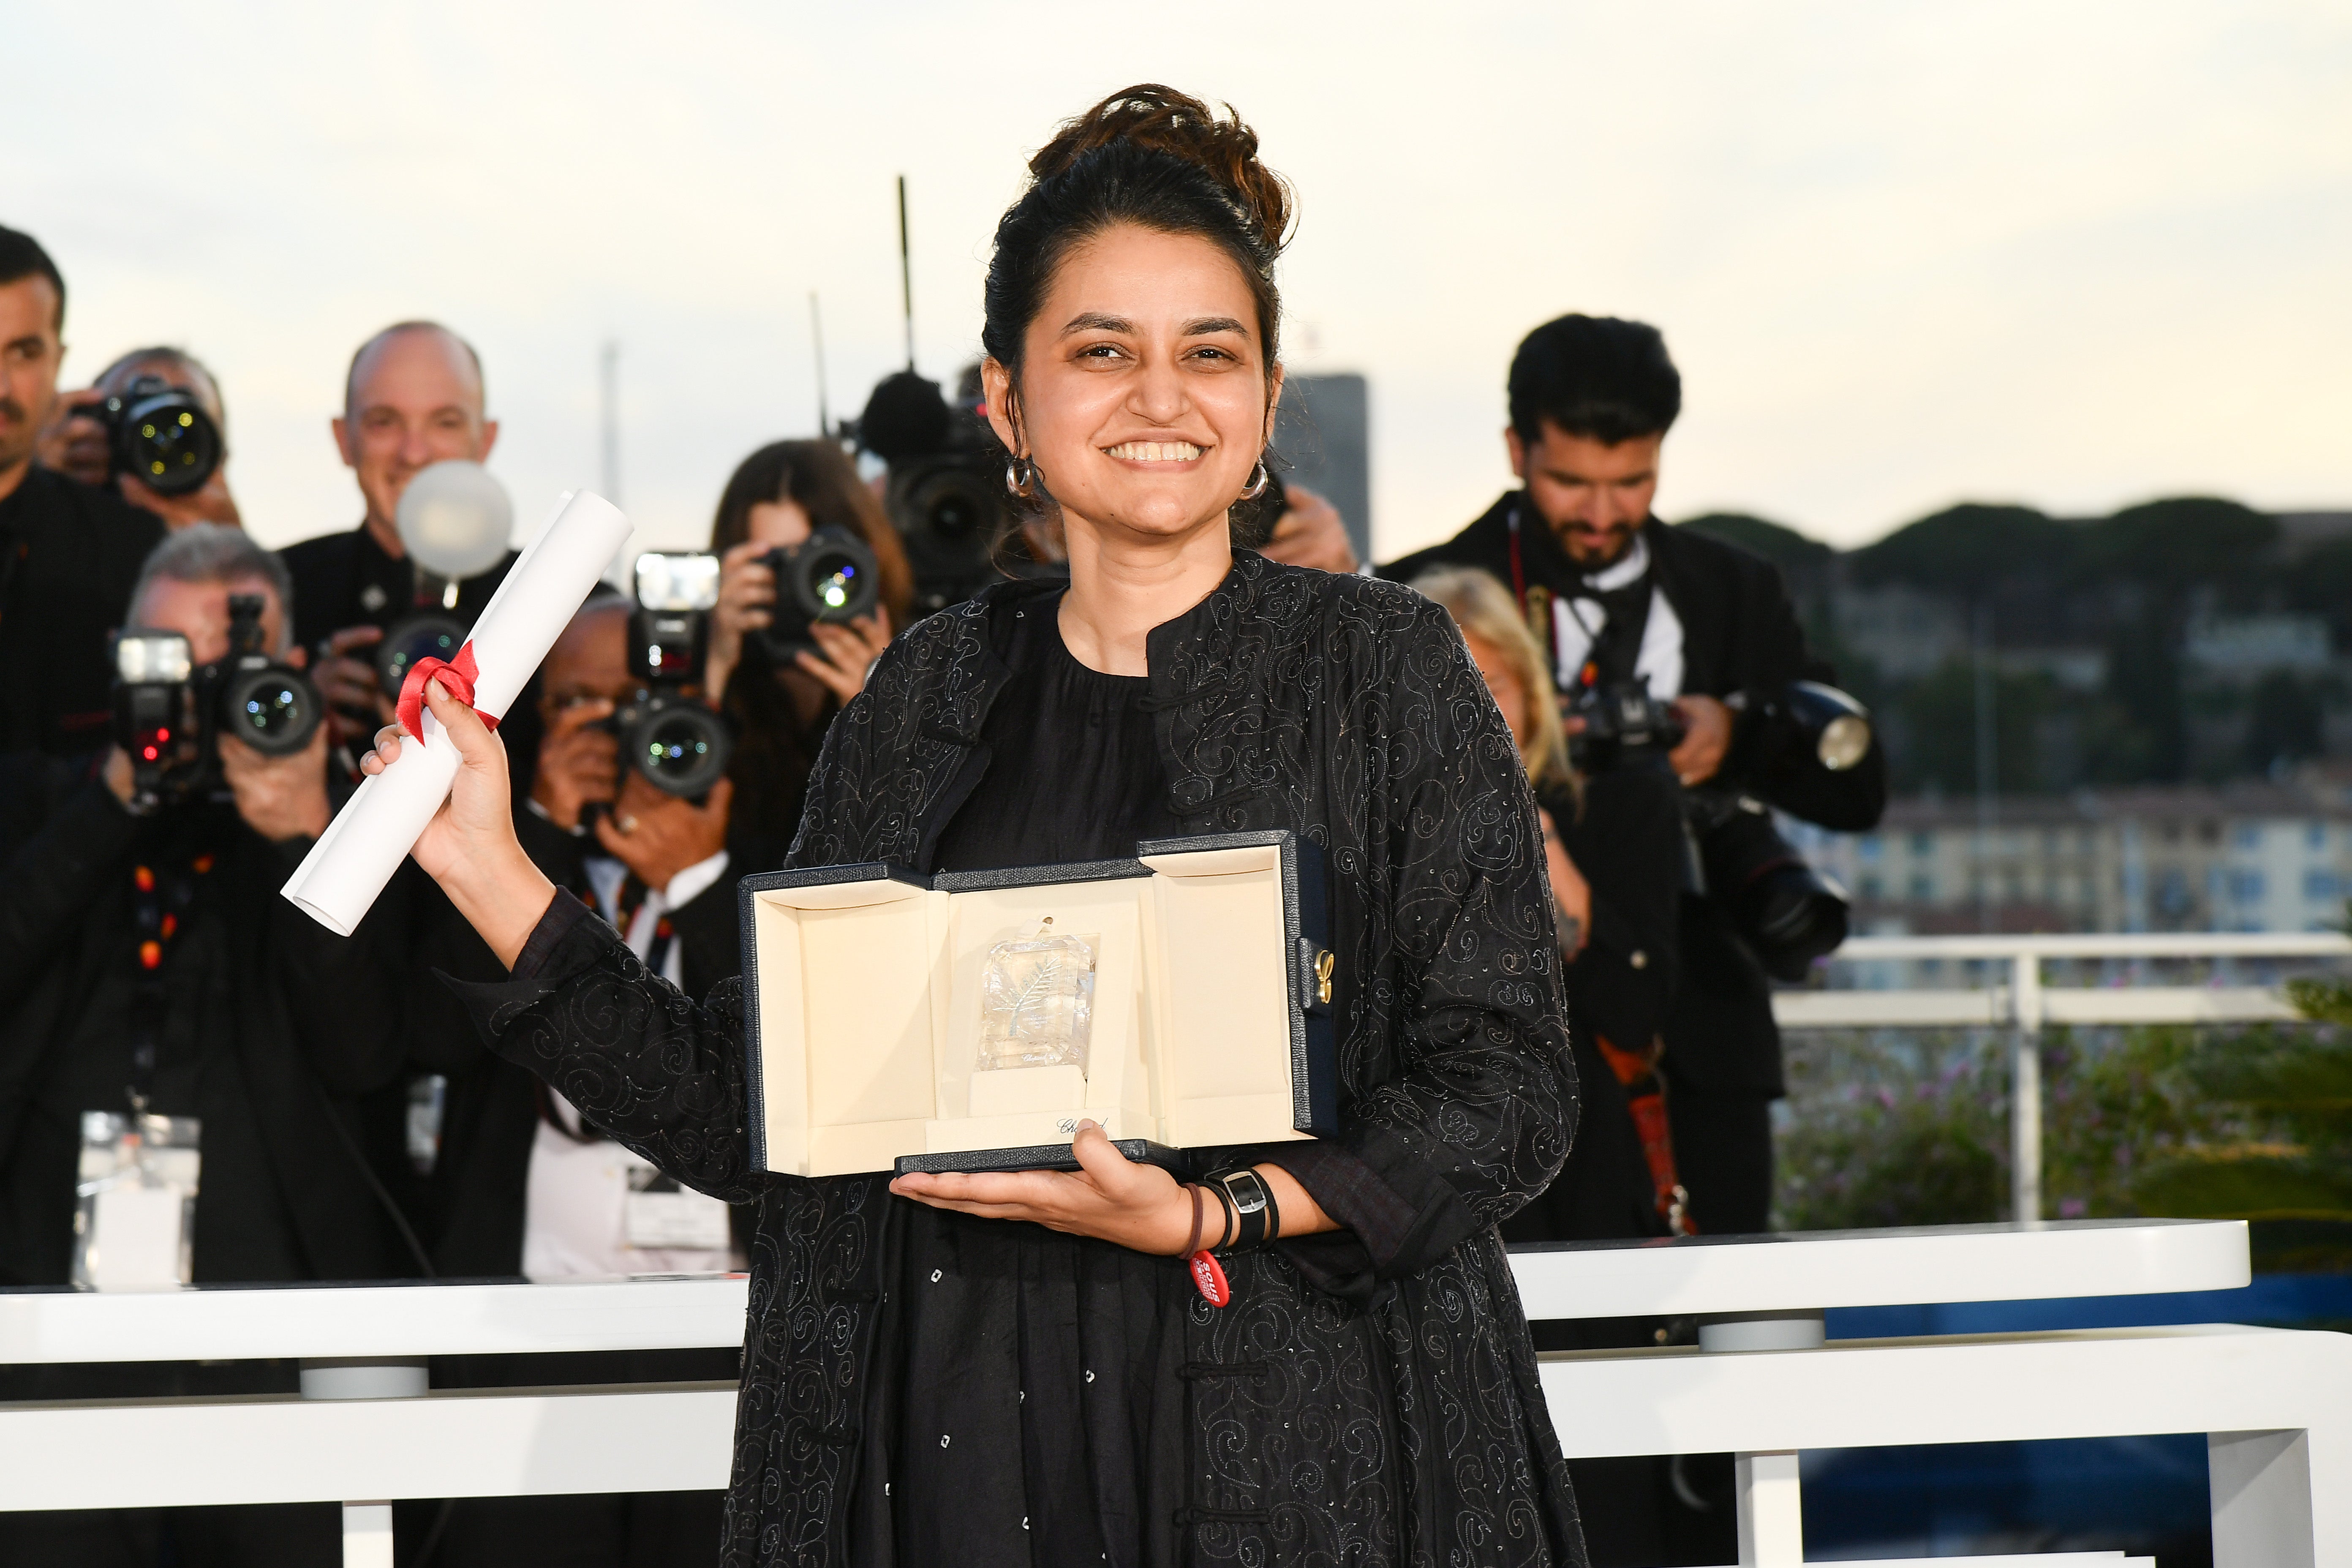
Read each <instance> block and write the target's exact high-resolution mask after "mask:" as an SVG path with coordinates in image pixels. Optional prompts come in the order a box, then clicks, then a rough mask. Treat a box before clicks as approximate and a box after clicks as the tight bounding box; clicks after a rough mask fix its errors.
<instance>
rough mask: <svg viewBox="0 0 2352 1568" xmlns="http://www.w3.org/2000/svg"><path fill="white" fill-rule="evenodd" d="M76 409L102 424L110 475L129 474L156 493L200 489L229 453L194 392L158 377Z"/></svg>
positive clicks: (148, 377)
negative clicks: (104, 431)
mask: <svg viewBox="0 0 2352 1568" xmlns="http://www.w3.org/2000/svg"><path fill="white" fill-rule="evenodd" d="M78 413H79V416H81V417H83V418H86V419H95V420H97V421H98V422H99V423H100V425H103V426H106V454H107V472H108V474H109V476H110V477H111V476H112V475H115V474H129V475H131V476H132V477H133V478H135V479H138V480H139V482H140V483H142V484H143V485H145V486H146V487H147V488H148V489H151V490H153V491H154V492H155V493H156V494H158V495H166V496H184V495H186V494H187V493H188V492H189V491H191V490H200V489H204V488H205V481H206V480H208V479H211V478H212V477H213V473H214V471H215V469H217V468H219V467H220V466H221V458H224V457H226V455H227V448H226V446H225V445H224V444H223V443H222V441H221V432H220V426H218V425H216V424H215V423H214V422H213V416H211V415H209V414H207V413H205V406H204V405H203V404H201V403H199V402H197V401H196V398H195V395H194V393H191V392H185V391H183V390H182V389H180V388H179V387H176V386H173V384H171V383H169V382H167V381H165V380H164V379H163V377H162V376H160V375H142V376H141V377H139V379H138V380H136V381H134V382H132V383H131V384H130V385H129V386H127V387H125V388H124V389H123V390H122V391H121V392H119V393H116V394H114V395H111V396H110V397H107V398H105V399H103V400H101V401H100V402H98V403H94V404H91V405H89V406H88V407H86V408H83V409H80V410H78Z"/></svg>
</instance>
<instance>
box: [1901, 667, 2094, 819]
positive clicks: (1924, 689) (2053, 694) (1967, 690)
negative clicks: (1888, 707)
mask: <svg viewBox="0 0 2352 1568" xmlns="http://www.w3.org/2000/svg"><path fill="white" fill-rule="evenodd" d="M1992 686H1993V725H1994V730H1995V736H1994V746H1993V755H1994V763H1995V765H1996V767H1997V769H1998V771H1999V773H2000V787H2001V788H2002V789H2003V790H2004V791H2011V792H2014V791H2019V790H2041V789H2049V788H2052V787H2053V783H2052V781H2050V780H2047V779H2044V778H2043V777H2042V774H2041V766H2040V764H2041V762H2042V750H2043V748H2042V745H2041V743H2040V742H2041V725H2042V721H2043V720H2044V719H2045V718H2047V717H2048V716H2049V715H2050V714H2052V713H2053V712H2054V711H2055V710H2057V709H2058V707H2059V705H2060V703H2061V701H2062V700H2063V694H2061V693H2060V692H2059V691H2058V689H2057V686H2056V683H2055V682H2054V681H2053V680H2052V679H2050V678H2049V677H2048V676H2046V675H2042V674H2006V673H1996V674H1995V675H1994V676H1993V679H1992ZM1976 712H1977V684H1976V671H1975V670H1974V669H1973V668H1970V667H1969V664H1968V663H1967V662H1966V661H1964V660H1960V659H1952V660H1949V661H1948V662H1947V663H1945V664H1944V666H1943V667H1942V668H1939V669H1937V671H1936V672H1935V673H1934V674H1932V675H1929V676H1927V677H1925V678H1923V679H1918V680H1916V681H1913V682H1912V683H1911V684H1910V685H1909V686H1908V687H1906V688H1905V689H1903V691H1902V692H1901V693H1900V694H1899V695H1898V696H1897V697H1896V698H1895V714H1894V717H1895V720H1896V721H1897V726H1898V727H1897V728H1896V729H1895V730H1894V731H1890V733H1889V736H1888V746H1887V751H1888V754H1889V756H1890V758H1891V759H1892V761H1893V763H1894V770H1895V776H1894V780H1893V783H1894V785H1895V788H1896V789H1897V790H1904V791H1909V790H1917V789H1925V788H1927V787H1929V786H1930V785H1933V786H1935V787H1937V788H1940V789H1943V790H1945V791H1947V792H1948V793H1950V794H1954V795H1966V794H1968V793H1969V791H1971V790H1973V789H1975V788H1976V784H1977V771H1976V770H1977V729H1976V724H1977V720H1976Z"/></svg>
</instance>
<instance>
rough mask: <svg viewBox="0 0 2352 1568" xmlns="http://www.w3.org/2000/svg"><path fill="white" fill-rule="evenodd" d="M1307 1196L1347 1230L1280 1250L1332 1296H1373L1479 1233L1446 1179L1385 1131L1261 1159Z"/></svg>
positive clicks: (1297, 1146)
mask: <svg viewBox="0 0 2352 1568" xmlns="http://www.w3.org/2000/svg"><path fill="white" fill-rule="evenodd" d="M1259 1158H1260V1160H1261V1161H1262V1162H1263V1163H1265V1164H1269V1165H1279V1166H1280V1167H1281V1168H1282V1169H1284V1170H1286V1171H1287V1172H1289V1173H1290V1174H1291V1175H1292V1176H1293V1177H1294V1178H1296V1179H1297V1183H1298V1184H1299V1185H1300V1186H1302V1187H1305V1188H1306V1189H1307V1195H1308V1196H1309V1197H1311V1198H1313V1199H1314V1200H1315V1202H1316V1203H1317V1205H1319V1206H1320V1207H1321V1208H1322V1210H1323V1212H1324V1213H1325V1214H1327V1215H1330V1216H1331V1218H1332V1219H1334V1220H1336V1221H1337V1222H1339V1224H1340V1225H1341V1226H1345V1227H1346V1229H1345V1230H1344V1231H1343V1232H1340V1233H1337V1234H1333V1233H1328V1232H1327V1233H1325V1234H1323V1235H1320V1236H1307V1237H1297V1239H1296V1240H1293V1241H1286V1242H1283V1243H1281V1244H1280V1245H1281V1247H1282V1248H1283V1251H1284V1253H1285V1254H1286V1256H1287V1257H1288V1258H1290V1260H1291V1262H1292V1263H1293V1264H1295V1265H1297V1268H1298V1269H1299V1271H1300V1272H1301V1273H1303V1274H1305V1275H1306V1276H1307V1279H1308V1280H1309V1281H1310V1282H1311V1283H1313V1284H1315V1285H1316V1286H1318V1288H1320V1289H1325V1290H1328V1291H1330V1292H1331V1293H1332V1294H1333V1295H1337V1296H1345V1297H1349V1298H1350V1299H1353V1300H1363V1299H1364V1298H1366V1297H1369V1296H1370V1293H1371V1291H1372V1289H1373V1287H1374V1286H1375V1285H1376V1284H1377V1283H1378V1282H1379V1281H1381V1280H1383V1279H1396V1278H1398V1277H1399V1276H1401V1275H1406V1274H1415V1273H1418V1272H1420V1271H1421V1270H1422V1269H1423V1268H1428V1267H1429V1266H1430V1265H1431V1264H1433V1263H1434V1262H1436V1261H1437V1260H1438V1259H1439V1258H1443V1257H1444V1256H1445V1254H1447V1253H1448V1252H1451V1251H1452V1250H1453V1249H1454V1247H1459V1246H1460V1245H1461V1244H1462V1243H1463V1242H1464V1241H1465V1240H1467V1239H1468V1238H1469V1237H1471V1236H1472V1235H1474V1234H1475V1233H1476V1231H1477V1230H1478V1228H1479V1226H1478V1220H1477V1216H1476V1215H1474V1214H1472V1213H1471V1211H1470V1205H1467V1204H1465V1203H1464V1202H1463V1201H1462V1197H1461V1194H1458V1193H1456V1192H1455V1191H1454V1187H1453V1185H1452V1184H1450V1183H1448V1182H1447V1181H1446V1180H1445V1178H1444V1177H1443V1176H1441V1175H1439V1174H1438V1173H1436V1172H1435V1171H1433V1170H1431V1169H1430V1168H1429V1166H1428V1164H1427V1163H1426V1162H1424V1161H1423V1160H1421V1159H1420V1158H1419V1157H1418V1156H1416V1155H1414V1154H1413V1152H1412V1150H1411V1149H1409V1148H1407V1147H1406V1146H1405V1144H1404V1142H1403V1141H1402V1139H1400V1138H1398V1137H1396V1136H1395V1135H1394V1134H1393V1133H1391V1132H1389V1131H1387V1130H1386V1129H1384V1128H1381V1127H1370V1126H1367V1127H1361V1128H1358V1129H1355V1130H1353V1131H1349V1133H1348V1134H1347V1135H1346V1137H1345V1138H1344V1139H1342V1140H1339V1141H1336V1142H1333V1141H1324V1140H1316V1141H1312V1142H1299V1143H1276V1144H1273V1145H1271V1146H1270V1147H1268V1148H1267V1150H1266V1151H1265V1152H1264V1153H1262V1154H1261V1155H1260V1156H1259Z"/></svg>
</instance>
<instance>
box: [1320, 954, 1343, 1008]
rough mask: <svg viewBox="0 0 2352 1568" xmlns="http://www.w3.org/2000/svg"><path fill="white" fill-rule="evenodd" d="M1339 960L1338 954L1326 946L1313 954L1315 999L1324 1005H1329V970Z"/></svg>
mask: <svg viewBox="0 0 2352 1568" xmlns="http://www.w3.org/2000/svg"><path fill="white" fill-rule="evenodd" d="M1338 963H1339V955H1338V954H1337V953H1335V952H1332V951H1331V950H1330V949H1329V948H1328V947H1327V948H1325V949H1324V950H1323V951H1322V952H1318V953H1317V954H1316V955H1315V999H1316V1000H1317V1001H1318V1002H1320V1003H1322V1004H1323V1005H1325V1006H1326V1007H1328V1006H1329V1005H1331V971H1332V969H1333V968H1334V967H1335V966H1336V965H1337V964H1338Z"/></svg>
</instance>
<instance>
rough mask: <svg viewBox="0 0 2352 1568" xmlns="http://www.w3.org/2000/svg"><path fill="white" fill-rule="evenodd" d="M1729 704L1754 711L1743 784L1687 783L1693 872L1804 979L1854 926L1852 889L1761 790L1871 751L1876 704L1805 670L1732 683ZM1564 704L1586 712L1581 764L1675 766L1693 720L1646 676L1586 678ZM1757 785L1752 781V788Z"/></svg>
mask: <svg viewBox="0 0 2352 1568" xmlns="http://www.w3.org/2000/svg"><path fill="white" fill-rule="evenodd" d="M1727 705H1728V706H1729V707H1730V708H1731V709H1732V710H1734V711H1735V712H1737V713H1739V714H1740V715H1741V716H1742V718H1743V719H1744V721H1745V724H1744V731H1745V732H1744V733H1743V735H1742V736H1741V740H1740V744H1739V746H1738V751H1737V752H1736V753H1735V754H1736V755H1737V757H1738V759H1739V761H1740V768H1739V773H1740V776H1741V777H1742V778H1744V779H1745V780H1746V781H1747V787H1740V786H1739V785H1737V784H1732V783H1730V782H1728V781H1726V780H1710V781H1708V782H1707V783H1706V784H1700V785H1697V786H1696V787H1694V788H1690V789H1686V790H1685V791H1684V792H1683V821H1684V824H1685V828H1686V829H1687V831H1688V833H1689V836H1690V842H1691V844H1692V846H1693V847H1694V849H1695V850H1696V854H1695V857H1694V860H1695V865H1694V866H1693V868H1692V875H1691V883H1692V886H1693V887H1694V889H1695V890H1696V891H1699V892H1702V893H1704V894H1705V895H1706V897H1707V898H1709V899H1711V900H1715V901H1716V902H1717V905H1718V906H1719V907H1721V908H1722V910H1724V912H1725V913H1726V914H1727V915H1728V916H1729V917H1730V920H1731V924H1732V929H1733V930H1735V931H1738V933H1739V937H1740V940H1741V941H1742V942H1744V943H1745V944H1746V945H1747V947H1748V951H1749V952H1753V953H1754V954H1755V955H1756V960H1757V962H1758V963H1760V964H1762V965H1763V967H1764V971H1765V973H1768V974H1769V975H1771V976H1772V978H1774V979H1775V980H1782V981H1790V982H1794V981H1799V980H1802V979H1803V978H1804V977H1805V974H1806V973H1807V971H1809V970H1810V969H1811V967H1812V964H1813V962H1814V961H1815V960H1816V959H1821V958H1826V957H1827V956H1828V955H1829V954H1831V953H1832V952H1836V951H1837V950H1838V948H1839V946H1840V945H1841V944H1843V942H1844V941H1845V938H1846V924H1847V921H1846V917H1847V912H1848V909H1849V903H1848V900H1847V898H1846V894H1845V889H1843V888H1841V887H1839V886H1838V885H1837V883H1836V882H1835V881H1833V880H1832V879H1830V878H1828V877H1825V876H1823V875H1822V873H1820V872H1819V871H1816V870H1815V869H1814V868H1812V867H1811V865H1810V864H1809V863H1807V861H1806V859H1805V858H1804V857H1803V856H1802V855H1801V854H1800V853H1798V851H1797V849H1796V847H1794V846H1793V845H1791V844H1790V842H1789V841H1788V840H1787V839H1786V838H1785V837H1781V834H1780V829H1779V828H1778V827H1777V826H1774V825H1773V822H1772V812H1771V808H1770V807H1769V806H1768V805H1765V804H1764V802H1763V800H1762V799H1760V798H1759V793H1760V794H1763V795H1769V794H1773V793H1776V792H1777V791H1778V790H1779V789H1780V788H1781V787H1783V786H1785V785H1787V784H1791V783H1793V782H1795V781H1797V780H1798V779H1800V778H1801V776H1802V775H1803V774H1805V773H1808V772H1810V771H1813V770H1822V771H1826V772H1830V773H1843V772H1844V771H1846V770H1847V769H1850V768H1853V767H1857V766H1859V765H1861V763H1862V761H1863V759H1864V757H1865V756H1867V755H1868V754H1869V752H1870V748H1871V744H1872V737H1873V731H1872V728H1871V722H1870V715H1869V713H1868V711H1867V710H1864V707H1863V706H1862V704H1861V703H1859V702H1857V701H1855V700H1853V698H1852V697H1849V696H1847V695H1846V694H1845V693H1844V692H1843V691H1840V690H1838V689H1836V688H1834V687H1830V686H1823V685H1821V684H1819V683H1818V682H1815V681H1810V680H1801V681H1796V682H1793V683H1791V684H1790V686H1788V687H1787V688H1785V689H1782V690H1780V691H1777V692H1772V693H1769V694H1767V695H1764V696H1761V697H1752V696H1749V695H1746V694H1740V695H1735V696H1734V697H1732V698H1731V699H1730V700H1728V703H1727ZM1560 706H1561V711H1562V713H1563V714H1564V715H1566V716H1569V717H1574V718H1579V719H1581V720H1583V721H1584V728H1583V731H1582V732H1581V733H1580V734H1576V735H1573V736H1570V739H1569V753H1570V760H1571V761H1573V762H1574V763H1575V764H1576V766H1577V768H1578V769H1579V770H1580V771H1582V772H1585V773H1600V772H1604V771H1607V770H1609V769H1612V768H1622V767H1633V766H1651V767H1658V768H1667V767H1668V766H1669V765H1670V764H1669V763H1668V761H1667V756H1668V753H1669V752H1673V750H1674V749H1675V747H1676V746H1678V745H1680V744H1682V742H1683V738H1684V736H1685V734H1686V733H1687V732H1688V731H1687V729H1686V727H1685V725H1684V724H1683V722H1682V721H1681V719H1680V718H1678V717H1677V716H1676V715H1675V710H1674V708H1673V706H1672V705H1671V704H1669V703H1666V702H1662V701H1660V700H1658V699H1657V698H1655V697H1653V696H1652V695H1651V694H1650V691H1649V689H1648V688H1647V687H1646V686H1644V685H1643V683H1642V682H1641V681H1639V680H1625V681H1617V682H1612V683H1608V684H1601V685H1592V686H1586V687H1582V688H1580V689H1576V690H1574V691H1572V692H1570V694H1569V695H1568V697H1567V698H1565V699H1563V700H1562V702H1561V705H1560ZM1751 792H1754V793H1751Z"/></svg>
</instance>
